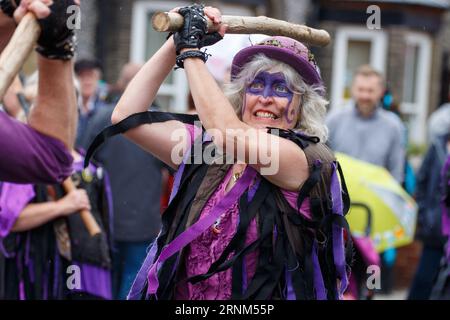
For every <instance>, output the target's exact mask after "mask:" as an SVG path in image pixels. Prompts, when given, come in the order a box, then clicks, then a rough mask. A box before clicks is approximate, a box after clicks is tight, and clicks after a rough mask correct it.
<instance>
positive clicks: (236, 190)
mask: <svg viewBox="0 0 450 320" xmlns="http://www.w3.org/2000/svg"><path fill="white" fill-rule="evenodd" d="M255 176H256V171H255V170H254V169H253V168H251V167H247V168H246V170H245V172H244V174H243V176H242V177H241V179H239V181H238V183H236V184H235V185H234V186H233V188H232V189H231V190H230V191H229V192H228V193H227V194H226V195H225V197H223V198H222V200H221V201H220V202H219V203H218V204H217V205H216V206H214V208H213V209H212V210H211V212H210V213H209V215H208V216H206V217H204V218H203V219H201V220H199V221H197V222H196V223H195V224H193V225H192V226H191V227H190V228H189V229H187V230H185V231H184V232H183V233H181V234H180V235H179V236H178V237H176V238H175V239H174V240H173V241H172V242H171V243H169V244H168V245H167V246H165V247H164V248H163V250H162V251H161V254H160V255H159V257H158V259H157V260H156V262H155V263H153V265H152V266H151V268H150V271H149V273H148V277H147V279H148V294H156V292H157V290H158V287H159V281H158V276H157V274H158V271H159V268H160V267H161V265H162V263H163V262H164V261H166V260H167V259H169V258H170V257H171V256H173V255H174V254H175V253H177V252H178V251H180V250H181V249H182V248H184V247H185V246H186V245H188V244H189V243H190V242H191V241H193V240H194V239H196V238H197V237H198V236H200V235H201V234H202V233H203V232H204V231H205V230H206V229H208V228H209V227H210V226H211V225H212V224H213V223H214V222H215V221H216V220H217V219H218V218H219V217H220V215H221V214H222V213H223V212H224V211H225V210H227V209H228V208H229V207H230V206H231V205H232V204H233V203H234V202H236V201H237V199H239V197H240V196H241V195H242V194H243V193H244V192H245V190H246V189H247V188H248V186H249V185H250V183H251V181H252V180H253V178H254V177H255Z"/></svg>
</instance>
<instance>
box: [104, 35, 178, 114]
mask: <svg viewBox="0 0 450 320" xmlns="http://www.w3.org/2000/svg"><path fill="white" fill-rule="evenodd" d="M175 58H176V55H175V45H174V43H173V40H172V38H170V39H169V40H168V41H166V43H165V44H164V45H163V46H162V47H161V48H160V49H159V50H158V52H156V53H155V54H154V55H153V57H152V58H151V59H150V60H149V61H148V62H147V63H146V64H145V65H144V66H143V67H142V69H141V70H140V71H139V72H138V73H137V74H136V76H135V77H134V78H133V80H132V81H131V82H130V84H129V85H128V87H127V89H126V90H125V92H124V94H123V95H122V98H121V99H120V100H119V102H118V103H117V106H116V108H115V109H114V112H113V115H112V120H113V123H117V122H119V121H121V120H123V119H125V118H126V117H128V116H130V115H132V114H135V113H138V112H143V111H147V110H148V107H149V106H150V105H151V104H152V103H153V101H154V100H155V97H156V94H157V93H158V90H159V87H160V86H161V84H162V83H163V81H164V79H166V77H167V76H168V75H169V73H170V71H171V70H172V68H173V66H174V64H175Z"/></svg>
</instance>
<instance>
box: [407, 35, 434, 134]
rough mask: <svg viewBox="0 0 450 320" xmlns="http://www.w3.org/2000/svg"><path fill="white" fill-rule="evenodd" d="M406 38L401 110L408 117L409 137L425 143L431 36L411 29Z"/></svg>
mask: <svg viewBox="0 0 450 320" xmlns="http://www.w3.org/2000/svg"><path fill="white" fill-rule="evenodd" d="M405 42H406V47H405V59H404V70H405V71H404V78H403V99H402V103H401V111H402V113H403V114H404V116H406V118H407V125H408V129H409V130H408V131H409V138H410V140H411V141H412V142H415V143H423V142H425V139H426V116H427V106H428V94H429V83H430V66H431V40H430V38H429V36H427V35H425V34H421V33H415V32H414V33H413V32H411V33H409V34H408V35H407V36H406V38H405Z"/></svg>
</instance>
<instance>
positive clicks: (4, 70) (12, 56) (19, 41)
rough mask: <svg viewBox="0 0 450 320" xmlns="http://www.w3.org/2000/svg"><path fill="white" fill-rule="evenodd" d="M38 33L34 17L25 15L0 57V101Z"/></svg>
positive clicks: (28, 14)
mask: <svg viewBox="0 0 450 320" xmlns="http://www.w3.org/2000/svg"><path fill="white" fill-rule="evenodd" d="M40 33H41V28H40V27H39V24H38V22H37V20H36V18H35V16H34V15H33V14H32V13H27V14H26V15H25V17H23V19H22V20H21V21H20V23H19V25H18V27H17V28H16V31H15V32H14V35H13V36H12V38H11V40H10V41H9V43H8V45H7V46H6V48H5V49H4V50H3V52H2V54H1V56H0V101H1V100H2V99H3V96H4V95H5V93H6V91H7V90H8V88H9V86H10V85H11V83H12V82H13V80H14V78H15V77H16V75H17V74H18V73H19V71H20V69H21V68H22V66H23V64H24V63H25V61H26V60H27V58H28V56H29V55H30V53H31V50H33V48H34V46H35V45H36V42H37V40H38V38H39V35H40Z"/></svg>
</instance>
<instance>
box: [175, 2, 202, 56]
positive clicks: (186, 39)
mask: <svg viewBox="0 0 450 320" xmlns="http://www.w3.org/2000/svg"><path fill="white" fill-rule="evenodd" d="M203 8H204V6H203V5H198V4H194V5H192V6H188V7H183V8H180V10H179V11H178V13H179V14H181V15H182V16H183V17H184V25H183V27H182V28H181V29H180V30H179V31H178V32H176V33H175V34H174V36H173V39H174V42H175V47H176V52H177V55H179V54H180V51H181V49H185V48H200V43H201V40H202V38H203V37H204V35H205V34H206V31H207V23H206V18H205V14H204V13H203Z"/></svg>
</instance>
